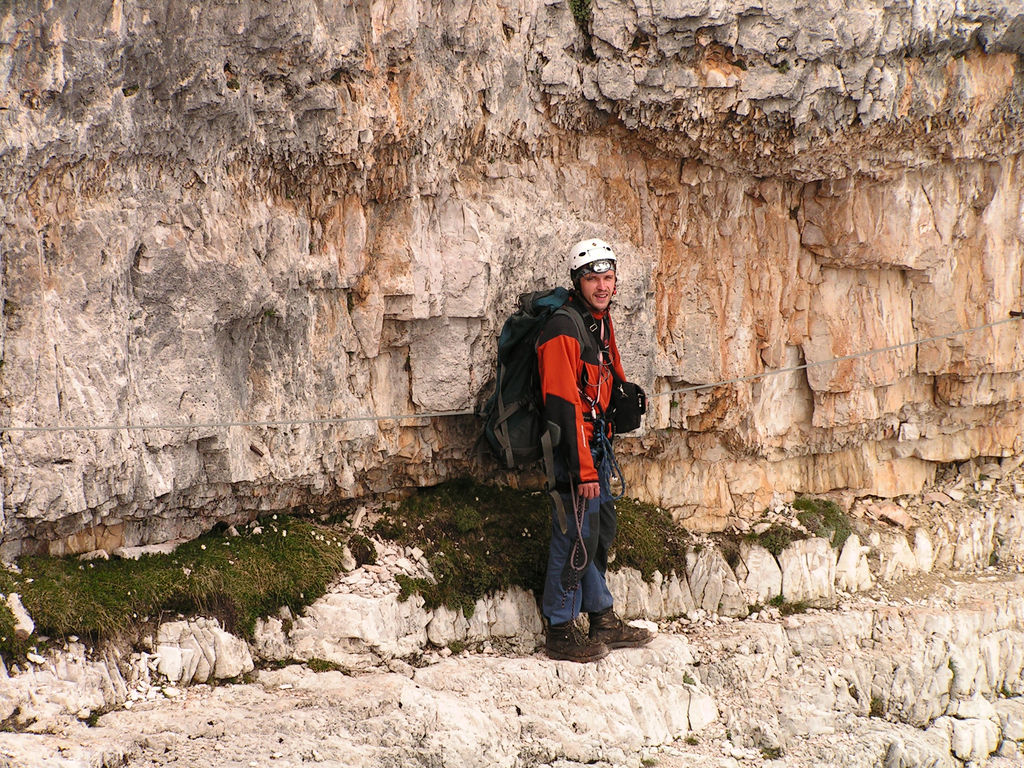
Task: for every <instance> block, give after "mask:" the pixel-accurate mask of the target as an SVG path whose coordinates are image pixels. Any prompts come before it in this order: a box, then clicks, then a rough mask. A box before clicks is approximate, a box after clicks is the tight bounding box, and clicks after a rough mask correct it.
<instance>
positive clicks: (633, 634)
mask: <svg viewBox="0 0 1024 768" xmlns="http://www.w3.org/2000/svg"><path fill="white" fill-rule="evenodd" d="M590 639H591V640H597V641H599V642H601V643H604V644H605V645H606V646H608V647H609V648H639V647H640V646H641V645H647V644H648V643H649V642H651V640H653V639H654V635H652V634H651V632H650V631H649V630H646V629H644V628H643V627H634V626H632V625H630V624H627V623H626V622H624V621H623V620H622V619H620V618H619V617H618V616H616V615H615V611H613V610H612V609H611V608H609V609H608V610H606V611H601V612H600V613H592V614H590Z"/></svg>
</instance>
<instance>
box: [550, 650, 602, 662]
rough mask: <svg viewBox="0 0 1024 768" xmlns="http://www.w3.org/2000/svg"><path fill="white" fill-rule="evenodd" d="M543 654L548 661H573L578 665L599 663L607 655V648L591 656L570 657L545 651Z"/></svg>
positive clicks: (565, 654)
mask: <svg viewBox="0 0 1024 768" xmlns="http://www.w3.org/2000/svg"><path fill="white" fill-rule="evenodd" d="M544 652H545V653H546V654H547V655H548V658H549V659H553V660H555V661H575V662H577V663H579V664H588V663H590V662H592V661H600V660H601V659H603V658H604V657H605V656H607V655H608V650H607V646H605V651H604V652H603V653H597V654H594V655H592V656H570V655H569V654H567V653H557V652H555V653H552V652H551V651H549V650H547V649H545V651H544Z"/></svg>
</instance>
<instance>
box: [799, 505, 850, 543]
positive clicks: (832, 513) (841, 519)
mask: <svg viewBox="0 0 1024 768" xmlns="http://www.w3.org/2000/svg"><path fill="white" fill-rule="evenodd" d="M793 508H794V509H796V510H798V512H797V513H796V518H797V520H799V521H800V524H801V525H803V527H804V528H806V529H807V530H808V531H810V533H811V535H812V536H820V537H821V538H823V539H828V540H829V541H830V542H831V544H832V546H833V547H835V548H836V549H841V548H842V546H843V544H845V543H846V540H847V539H848V538H849V536H850V534H851V533H853V526H852V525H851V524H850V518H849V517H847V516H846V513H845V512H843V510H842V508H841V507H840V506H839V505H838V504H836V503H835V502H834V501H829V500H828V499H811V498H807V497H803V498H799V499H797V500H796V501H794V502H793Z"/></svg>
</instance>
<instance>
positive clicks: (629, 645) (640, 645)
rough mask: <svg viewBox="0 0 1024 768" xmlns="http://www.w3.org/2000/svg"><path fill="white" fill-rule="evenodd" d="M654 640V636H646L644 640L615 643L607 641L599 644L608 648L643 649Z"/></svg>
mask: <svg viewBox="0 0 1024 768" xmlns="http://www.w3.org/2000/svg"><path fill="white" fill-rule="evenodd" d="M653 639H654V635H648V636H647V638H646V639H645V640H621V641H619V642H617V643H609V642H608V641H607V640H602V641H601V642H602V643H604V644H605V646H606V647H608V648H643V647H644V646H645V645H648V644H649V643H650V642H651V641H652V640H653Z"/></svg>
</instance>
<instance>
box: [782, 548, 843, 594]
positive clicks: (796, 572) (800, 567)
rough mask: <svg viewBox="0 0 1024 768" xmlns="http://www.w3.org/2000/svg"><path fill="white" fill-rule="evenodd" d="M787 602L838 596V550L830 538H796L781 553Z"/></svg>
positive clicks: (783, 586)
mask: <svg viewBox="0 0 1024 768" xmlns="http://www.w3.org/2000/svg"><path fill="white" fill-rule="evenodd" d="M779 565H780V567H781V569H782V596H783V597H784V598H785V599H786V601H787V602H791V603H796V602H819V601H826V602H828V601H830V600H831V599H832V598H833V597H834V596H835V586H834V585H835V572H836V553H835V550H834V549H832V546H831V545H830V544H829V542H828V540H827V539H821V538H810V539H802V540H799V541H794V542H793V543H792V544H790V545H789V546H788V547H786V548H785V549H784V550H783V551H782V552H781V553H780V554H779Z"/></svg>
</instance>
